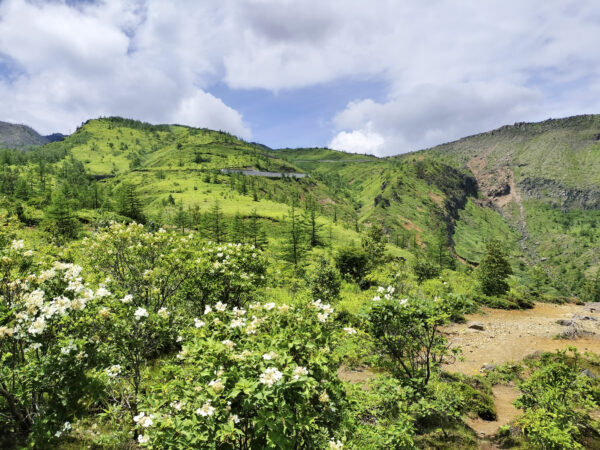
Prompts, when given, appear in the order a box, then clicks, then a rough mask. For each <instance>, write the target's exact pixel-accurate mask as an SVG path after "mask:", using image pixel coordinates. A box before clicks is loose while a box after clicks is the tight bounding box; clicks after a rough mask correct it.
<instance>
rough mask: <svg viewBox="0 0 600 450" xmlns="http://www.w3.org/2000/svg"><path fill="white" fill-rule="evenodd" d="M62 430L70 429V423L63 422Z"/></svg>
mask: <svg viewBox="0 0 600 450" xmlns="http://www.w3.org/2000/svg"><path fill="white" fill-rule="evenodd" d="M63 431H71V423H70V422H65V423H64V425H63Z"/></svg>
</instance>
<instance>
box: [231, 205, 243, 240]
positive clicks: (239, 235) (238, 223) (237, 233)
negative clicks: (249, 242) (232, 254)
mask: <svg viewBox="0 0 600 450" xmlns="http://www.w3.org/2000/svg"><path fill="white" fill-rule="evenodd" d="M230 236H231V241H233V242H235V243H241V244H245V243H246V224H245V223H244V218H243V217H242V216H241V215H240V213H239V212H237V213H235V216H234V217H233V222H232V223H231V233H230Z"/></svg>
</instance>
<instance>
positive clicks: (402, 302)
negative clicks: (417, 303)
mask: <svg viewBox="0 0 600 450" xmlns="http://www.w3.org/2000/svg"><path fill="white" fill-rule="evenodd" d="M399 303H400V304H401V305H403V306H404V305H406V304H407V303H408V299H407V298H403V299H402V300H400V301H399Z"/></svg>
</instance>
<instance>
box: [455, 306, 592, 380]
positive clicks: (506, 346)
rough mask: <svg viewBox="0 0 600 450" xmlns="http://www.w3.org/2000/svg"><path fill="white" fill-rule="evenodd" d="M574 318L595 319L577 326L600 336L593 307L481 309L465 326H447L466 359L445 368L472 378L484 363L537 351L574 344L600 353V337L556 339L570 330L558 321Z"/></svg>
mask: <svg viewBox="0 0 600 450" xmlns="http://www.w3.org/2000/svg"><path fill="white" fill-rule="evenodd" d="M592 309H594V308H592ZM574 315H579V316H588V317H591V318H593V319H596V320H581V321H579V322H578V323H579V324H581V326H582V327H583V328H584V329H585V330H587V331H592V332H596V333H600V308H598V309H595V310H594V311H590V306H582V305H575V304H565V305H552V304H547V303H536V305H535V307H534V308H532V309H528V310H524V311H515V310H509V311H506V310H500V309H491V308H482V313H478V314H471V315H468V316H467V323H466V324H453V325H450V326H448V327H446V329H445V334H446V337H447V338H448V339H449V341H450V342H451V344H452V345H453V346H458V347H461V348H462V351H463V353H462V356H463V357H464V359H465V360H464V361H456V363H455V364H452V365H447V366H446V367H445V368H444V369H445V370H447V371H449V372H461V373H464V374H468V375H472V374H473V373H477V372H479V370H480V369H481V368H482V366H483V365H484V364H504V363H507V362H511V361H514V362H518V361H521V360H522V359H523V358H525V357H526V356H528V355H531V354H533V353H535V352H537V351H555V350H558V349H564V348H566V347H568V346H571V345H573V346H575V347H577V348H578V349H579V351H581V352H585V351H591V352H594V353H600V338H599V337H598V335H595V336H590V337H585V338H579V339H574V340H566V339H555V336H557V335H558V334H560V333H562V332H564V331H566V330H567V327H565V326H561V325H559V324H557V323H556V321H557V320H559V319H570V318H572V317H573V316H574ZM471 322H479V323H480V324H481V325H483V331H478V330H474V329H471V328H469V327H468V325H469V323H471Z"/></svg>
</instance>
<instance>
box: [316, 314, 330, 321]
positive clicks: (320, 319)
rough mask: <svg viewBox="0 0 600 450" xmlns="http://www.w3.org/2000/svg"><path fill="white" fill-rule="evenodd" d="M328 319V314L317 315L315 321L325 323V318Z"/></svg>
mask: <svg viewBox="0 0 600 450" xmlns="http://www.w3.org/2000/svg"><path fill="white" fill-rule="evenodd" d="M328 317H329V314H326V313H319V314H317V319H318V320H319V322H323V323H324V322H327V318H328Z"/></svg>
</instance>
